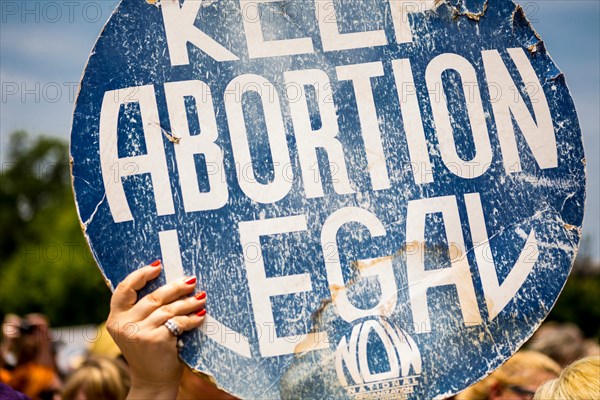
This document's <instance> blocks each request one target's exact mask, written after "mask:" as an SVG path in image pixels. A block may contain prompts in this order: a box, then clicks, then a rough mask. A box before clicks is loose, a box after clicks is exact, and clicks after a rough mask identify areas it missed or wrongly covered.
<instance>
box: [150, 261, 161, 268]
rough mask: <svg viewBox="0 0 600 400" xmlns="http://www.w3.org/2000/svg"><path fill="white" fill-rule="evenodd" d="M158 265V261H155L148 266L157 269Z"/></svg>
mask: <svg viewBox="0 0 600 400" xmlns="http://www.w3.org/2000/svg"><path fill="white" fill-rule="evenodd" d="M159 265H160V260H156V261H154V262H153V263H152V264H150V266H152V267H158V266H159Z"/></svg>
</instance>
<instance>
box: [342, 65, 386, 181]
mask: <svg viewBox="0 0 600 400" xmlns="http://www.w3.org/2000/svg"><path fill="white" fill-rule="evenodd" d="M336 71H337V76H338V79H339V80H350V81H352V84H353V85H354V97H355V99H356V106H357V108H358V118H359V121H360V128H361V131H362V137H363V141H364V142H365V153H366V156H367V163H368V167H369V174H370V176H371V185H373V190H383V189H389V188H390V178H389V176H388V170H387V166H386V163H385V160H386V159H387V158H386V156H385V154H384V152H383V144H382V143H381V131H380V130H379V120H378V119H377V110H376V109H375V99H374V98H373V88H372V87H371V78H374V77H377V76H383V64H382V63H380V62H376V63H368V64H357V65H345V66H343V67H337V68H336Z"/></svg>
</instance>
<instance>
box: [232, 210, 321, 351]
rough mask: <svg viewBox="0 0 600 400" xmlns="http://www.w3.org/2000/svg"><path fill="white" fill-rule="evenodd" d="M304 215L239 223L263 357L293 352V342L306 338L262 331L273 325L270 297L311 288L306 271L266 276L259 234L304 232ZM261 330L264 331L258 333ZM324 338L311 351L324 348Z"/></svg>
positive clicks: (303, 335) (305, 338) (305, 335)
mask: <svg viewBox="0 0 600 400" xmlns="http://www.w3.org/2000/svg"><path fill="white" fill-rule="evenodd" d="M306 229H307V228H306V218H305V217H304V216H303V215H297V216H293V217H284V218H273V219H265V220H258V221H246V222H240V223H239V233H240V243H241V245H242V249H243V252H244V262H245V264H246V276H247V278H248V289H249V292H250V299H251V300H252V309H253V310H254V322H255V323H256V327H257V330H258V332H259V334H258V343H259V348H260V353H261V355H262V356H263V357H273V356H279V355H283V354H291V353H293V352H294V349H295V347H296V345H297V344H298V343H300V342H302V341H306V340H307V339H309V338H308V333H307V334H301V335H294V336H286V337H278V336H277V335H276V333H274V332H273V334H271V335H267V334H264V330H265V329H270V328H272V327H274V326H275V317H274V316H273V307H272V305H271V299H270V298H271V297H272V296H282V295H286V294H294V293H301V292H310V291H312V283H311V280H310V275H309V274H308V273H303V274H297V275H287V276H275V277H269V278H268V277H267V274H266V271H265V264H264V260H263V254H262V249H261V245H260V238H261V236H268V235H277V234H284V233H292V232H302V231H306ZM261 333H263V334H261ZM327 347H329V344H328V343H327V341H326V340H324V341H322V342H321V343H317V344H316V345H315V346H314V347H312V350H317V349H320V348H327Z"/></svg>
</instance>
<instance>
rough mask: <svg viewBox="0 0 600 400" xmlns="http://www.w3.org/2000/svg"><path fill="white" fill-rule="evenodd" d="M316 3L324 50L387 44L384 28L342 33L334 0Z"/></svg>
mask: <svg viewBox="0 0 600 400" xmlns="http://www.w3.org/2000/svg"><path fill="white" fill-rule="evenodd" d="M315 5H316V13H317V20H318V22H319V29H320V31H321V40H322V42H323V50H324V51H336V50H349V49H358V48H364V47H374V46H385V45H386V44H387V39H386V38H385V32H384V31H383V30H377V31H367V32H351V33H340V28H339V27H338V19H337V15H336V10H335V5H334V2H333V0H315Z"/></svg>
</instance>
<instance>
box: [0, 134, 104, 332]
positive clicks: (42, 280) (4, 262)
mask: <svg viewBox="0 0 600 400" xmlns="http://www.w3.org/2000/svg"><path fill="white" fill-rule="evenodd" d="M8 160H9V162H8V163H5V164H4V165H3V168H2V171H1V172H0V260H1V261H0V316H1V314H5V313H8V312H11V313H17V314H20V315H23V314H27V313H30V312H42V313H44V314H46V315H47V316H48V317H49V318H50V321H51V323H52V325H55V326H63V325H75V324H84V323H98V322H101V321H102V320H104V319H105V318H106V316H107V315H108V304H109V301H110V291H109V290H108V288H107V286H106V285H105V284H104V282H103V280H102V276H101V274H100V272H99V271H98V269H97V268H96V266H95V262H94V260H93V257H92V255H91V253H90V251H89V249H88V246H87V244H86V242H85V239H84V238H83V234H82V232H81V229H80V227H79V222H78V219H77V214H76V211H75V206H74V202H73V195H72V192H71V187H70V181H69V179H70V178H69V163H68V146H67V144H66V143H65V142H64V141H61V140H59V139H53V138H45V137H38V138H35V139H32V138H30V137H28V135H27V134H26V133H25V132H16V133H14V134H13V135H12V136H11V138H10V143H9V148H8Z"/></svg>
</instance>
